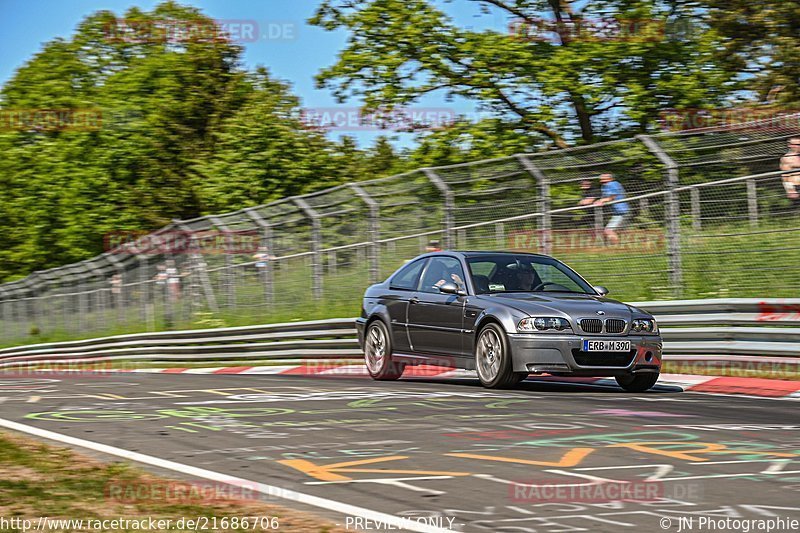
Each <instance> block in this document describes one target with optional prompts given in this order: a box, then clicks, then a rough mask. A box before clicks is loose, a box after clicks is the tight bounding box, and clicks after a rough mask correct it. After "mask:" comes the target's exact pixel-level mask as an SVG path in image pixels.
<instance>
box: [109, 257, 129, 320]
mask: <svg viewBox="0 0 800 533" xmlns="http://www.w3.org/2000/svg"><path fill="white" fill-rule="evenodd" d="M106 259H107V260H108V262H109V263H110V264H112V265H113V267H114V273H113V274H112V275H111V280H110V281H109V285H110V286H111V287H110V289H111V290H110V292H111V298H110V299H109V302H110V303H111V306H113V307H114V309H116V313H117V319H116V322H117V324H118V325H122V324H123V323H124V322H125V310H124V308H125V305H126V303H127V302H126V297H125V296H126V294H125V266H124V265H123V264H122V261H120V259H119V258H118V257H116V256H115V255H114V254H113V253H109V254H108V255H106ZM114 276H119V281H118V282H117V281H115V280H114ZM115 289H116V290H117V291H118V292H117V293H116V294H115V293H114V290H115ZM103 314H105V313H103Z"/></svg>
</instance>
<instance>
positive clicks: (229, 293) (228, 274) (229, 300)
mask: <svg viewBox="0 0 800 533" xmlns="http://www.w3.org/2000/svg"><path fill="white" fill-rule="evenodd" d="M208 221H209V222H211V223H212V224H213V225H214V226H215V227H217V228H218V229H219V230H221V231H222V233H223V235H224V236H225V304H226V305H227V306H228V309H234V308H235V307H236V275H235V274H234V272H233V250H232V248H233V247H232V246H231V230H230V228H228V226H227V225H226V224H225V223H224V222H223V221H222V220H221V219H220V218H219V217H214V216H211V217H208Z"/></svg>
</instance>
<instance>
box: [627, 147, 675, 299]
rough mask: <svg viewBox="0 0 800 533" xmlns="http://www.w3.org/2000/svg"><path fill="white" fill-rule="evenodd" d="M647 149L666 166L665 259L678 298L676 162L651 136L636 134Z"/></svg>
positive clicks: (671, 283)
mask: <svg viewBox="0 0 800 533" xmlns="http://www.w3.org/2000/svg"><path fill="white" fill-rule="evenodd" d="M636 137H637V139H639V140H640V141H642V142H643V143H644V145H645V146H646V147H647V149H648V150H649V151H650V152H651V153H652V154H653V155H654V156H656V157H657V158H658V160H659V161H661V162H662V163H663V164H664V166H666V167H667V189H668V191H669V192H668V194H667V209H666V218H667V261H668V264H669V267H668V269H669V282H670V285H671V286H672V292H673V296H675V297H676V298H680V296H681V294H682V292H683V268H682V264H681V263H682V261H681V205H680V199H679V198H678V194H677V193H676V192H675V189H676V188H677V187H678V179H679V176H678V164H677V163H675V161H674V160H673V159H672V158H671V157H670V156H669V155H668V154H667V153H666V152H665V151H664V149H663V148H662V147H661V145H660V144H658V143H657V142H656V141H655V140H654V139H653V138H652V137H650V136H648V135H637V136H636Z"/></svg>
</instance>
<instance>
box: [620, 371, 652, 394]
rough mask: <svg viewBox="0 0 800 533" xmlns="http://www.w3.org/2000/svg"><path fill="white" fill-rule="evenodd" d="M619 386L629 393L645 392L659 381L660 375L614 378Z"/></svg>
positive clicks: (632, 375) (633, 375)
mask: <svg viewBox="0 0 800 533" xmlns="http://www.w3.org/2000/svg"><path fill="white" fill-rule="evenodd" d="M614 379H616V380H617V384H618V385H619V386H620V387H622V388H623V389H625V390H626V391H628V392H644V391H646V390H648V389H650V388H651V387H652V386H653V385H655V384H656V381H658V373H657V372H655V373H650V374H627V375H624V376H617V377H616V378H614Z"/></svg>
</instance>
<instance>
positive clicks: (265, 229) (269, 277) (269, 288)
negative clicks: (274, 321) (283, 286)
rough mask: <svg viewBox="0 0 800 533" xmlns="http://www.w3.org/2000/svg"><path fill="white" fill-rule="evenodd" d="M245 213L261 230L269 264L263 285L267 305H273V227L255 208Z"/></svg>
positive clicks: (246, 210) (265, 270)
mask: <svg viewBox="0 0 800 533" xmlns="http://www.w3.org/2000/svg"><path fill="white" fill-rule="evenodd" d="M244 212H245V213H246V214H247V216H249V217H250V218H251V219H252V220H253V222H255V223H256V226H258V227H259V228H261V246H263V247H264V248H265V249H266V251H267V264H266V265H265V266H264V271H263V275H262V279H261V283H263V285H264V301H265V302H266V303H267V304H271V303H272V301H273V300H274V294H275V293H274V289H273V279H274V274H273V272H274V271H273V267H274V265H273V264H272V257H273V255H274V254H273V253H272V225H270V224H269V223H268V222H267V221H266V220H264V217H262V216H261V214H260V213H259V212H258V211H256V208H255V207H248V208H247V209H245V210H244Z"/></svg>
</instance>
